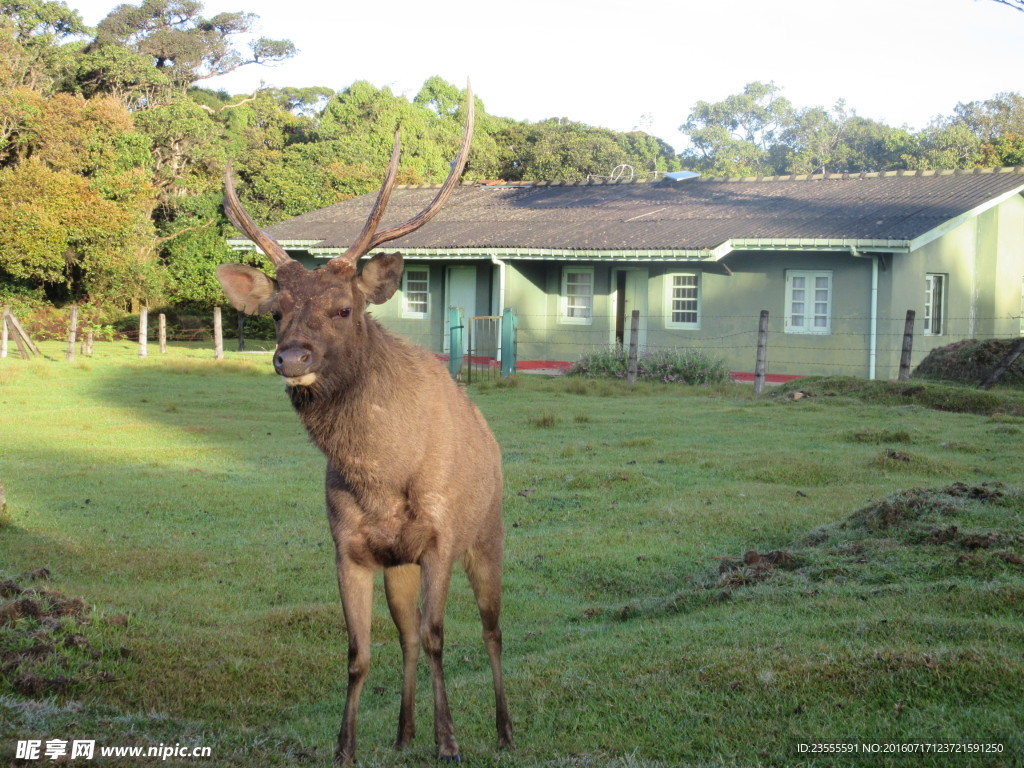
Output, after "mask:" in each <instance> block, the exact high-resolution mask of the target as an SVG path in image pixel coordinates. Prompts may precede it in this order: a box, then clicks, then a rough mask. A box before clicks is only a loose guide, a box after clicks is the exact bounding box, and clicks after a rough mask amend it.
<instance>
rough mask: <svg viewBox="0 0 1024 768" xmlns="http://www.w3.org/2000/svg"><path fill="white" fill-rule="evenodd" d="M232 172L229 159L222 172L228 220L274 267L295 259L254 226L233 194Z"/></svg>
mask: <svg viewBox="0 0 1024 768" xmlns="http://www.w3.org/2000/svg"><path fill="white" fill-rule="evenodd" d="M233 177H234V173H233V171H232V168H231V161H230V160H228V168H227V171H226V172H225V174H224V213H225V214H226V215H227V217H228V220H229V221H230V222H231V223H232V224H234V225H235V226H236V227H238V228H239V229H240V230H242V231H243V232H245V234H246V235H248V237H249V239H250V240H252V241H253V242H254V243H256V245H258V246H259V248H260V250H261V251H263V252H264V253H265V254H267V257H268V258H269V259H270V260H271V261H272V262H274V266H275V267H281V266H283V265H285V264H288V263H289V262H292V261H295V259H293V258H292V257H291V256H289V255H288V253H287V252H286V251H285V249H284V248H282V247H281V246H280V244H279V243H278V242H277V241H276V240H275V239H274V238H272V237H271V236H270V235H268V234H267V233H266V232H264V231H263V230H262V229H260V228H259V227H258V226H256V222H255V221H253V220H252V217H251V216H250V215H249V214H248V213H246V212H245V208H243V207H242V203H241V201H240V200H239V199H238V195H237V194H235V181H234V178H233Z"/></svg>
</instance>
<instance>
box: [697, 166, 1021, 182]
mask: <svg viewBox="0 0 1024 768" xmlns="http://www.w3.org/2000/svg"><path fill="white" fill-rule="evenodd" d="M1002 173H1015V174H1020V175H1024V166H1022V165H1008V166H995V167H992V168H931V169H921V168H908V169H901V170H896V171H853V172H843V171H826V172H824V173H814V174H811V173H792V174H781V175H775V176H765V175H762V176H699V177H697V178H695V179H692V180H693V181H696V182H701V183H706V182H709V181H717V182H765V181H822V180H825V179H833V180H834V179H844V180H848V179H877V178H883V177H889V176H918V177H925V176H979V175H982V174H1002Z"/></svg>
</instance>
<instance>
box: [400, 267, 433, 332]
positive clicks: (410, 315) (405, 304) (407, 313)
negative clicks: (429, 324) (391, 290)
mask: <svg viewBox="0 0 1024 768" xmlns="http://www.w3.org/2000/svg"><path fill="white" fill-rule="evenodd" d="M411 272H425V273H426V275H427V279H426V281H425V282H426V284H427V287H426V290H422V291H421V290H415V291H411V290H410V289H409V282H410V278H409V275H410V273H411ZM413 282H424V281H423V280H419V279H418V278H417V279H416V280H414V281H413ZM410 294H417V295H423V297H424V299H423V301H422V302H420V301H417V302H416V303H417V304H419V303H424V304H426V307H427V308H426V311H423V312H421V311H419V310H416V309H410V308H409V304H410V301H409V296H410ZM402 317H403V318H406V319H408V320H429V319H430V266H429V265H426V264H412V265H406V267H405V269H404V270H403V271H402Z"/></svg>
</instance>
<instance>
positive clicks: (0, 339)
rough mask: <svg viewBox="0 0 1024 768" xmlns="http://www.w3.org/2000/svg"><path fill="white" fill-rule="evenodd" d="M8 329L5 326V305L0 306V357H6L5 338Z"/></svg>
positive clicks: (8, 334)
mask: <svg viewBox="0 0 1024 768" xmlns="http://www.w3.org/2000/svg"><path fill="white" fill-rule="evenodd" d="M9 336H10V330H8V328H7V307H0V357H7V340H8V338H9Z"/></svg>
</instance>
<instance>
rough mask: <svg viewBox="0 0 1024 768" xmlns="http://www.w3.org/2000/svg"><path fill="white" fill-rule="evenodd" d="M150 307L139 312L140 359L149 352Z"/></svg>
mask: <svg viewBox="0 0 1024 768" xmlns="http://www.w3.org/2000/svg"><path fill="white" fill-rule="evenodd" d="M148 344H149V307H142V308H141V309H140V310H139V357H145V356H146V355H147V354H148V353H149V350H148V349H147V345H148Z"/></svg>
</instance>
